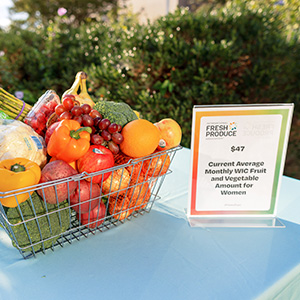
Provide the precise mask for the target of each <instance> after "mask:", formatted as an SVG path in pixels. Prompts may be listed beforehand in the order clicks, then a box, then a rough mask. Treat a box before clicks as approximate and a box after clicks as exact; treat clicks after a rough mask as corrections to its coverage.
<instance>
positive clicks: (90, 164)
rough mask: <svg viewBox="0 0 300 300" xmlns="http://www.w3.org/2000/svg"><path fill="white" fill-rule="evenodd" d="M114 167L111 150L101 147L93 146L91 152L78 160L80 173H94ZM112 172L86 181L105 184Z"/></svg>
mask: <svg viewBox="0 0 300 300" xmlns="http://www.w3.org/2000/svg"><path fill="white" fill-rule="evenodd" d="M113 166H114V156H113V154H112V153H111V151H110V150H109V149H107V148H106V147H104V146H101V145H91V146H90V148H89V150H88V151H87V152H86V153H85V154H84V155H83V156H82V157H80V158H79V159H78V160H77V170H78V172H79V173H82V172H87V173H94V172H99V171H102V170H105V169H109V168H112V167H113ZM110 174H111V172H106V173H104V174H100V175H96V176H93V177H92V178H87V179H86V180H88V181H91V180H92V182H93V183H100V184H101V183H102V182H104V181H105V180H106V179H107V178H108V177H109V175H110Z"/></svg>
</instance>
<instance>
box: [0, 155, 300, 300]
mask: <svg viewBox="0 0 300 300" xmlns="http://www.w3.org/2000/svg"><path fill="white" fill-rule="evenodd" d="M189 162H190V151H189V150H188V149H182V150H180V151H178V152H177V154H176V156H175V159H174V161H173V164H172V167H171V169H172V171H173V173H171V174H169V175H167V177H166V179H165V182H164V184H163V186H162V189H161V191H160V196H161V199H160V200H159V201H157V202H156V203H155V205H154V207H153V209H152V211H151V212H150V213H149V214H145V215H143V216H141V217H138V218H134V219H133V220H131V221H127V222H125V224H123V225H121V226H118V227H116V228H113V229H111V230H108V231H106V232H104V233H99V234H96V235H94V236H89V237H88V238H87V239H85V238H84V239H82V240H81V241H79V242H77V241H76V242H74V243H73V244H72V245H66V246H65V247H64V248H60V247H59V248H56V250H55V251H54V252H52V251H51V250H50V251H47V253H46V255H43V254H39V255H38V256H37V258H30V259H27V260H24V259H23V258H22V256H21V255H20V253H19V252H18V251H17V250H16V249H15V248H13V247H12V246H11V243H10V240H9V239H8V237H7V236H6V234H5V232H4V231H3V230H0V299H1V300H2V299H5V300H9V299H12V300H17V299H21V300H25V299H44V300H46V299H51V300H52V299H105V298H106V299H108V298H109V299H231V300H233V299H238V300H240V299H243V300H246V299H274V298H275V296H277V298H276V299H291V297H292V296H294V298H293V299H296V298H295V296H297V295H298V296H299V297H300V284H299V283H300V225H299V224H300V181H299V180H296V179H292V178H289V177H285V176H284V177H283V181H282V187H281V192H280V198H279V202H278V217H279V218H280V219H281V221H282V222H283V223H284V225H285V226H286V227H285V228H256V229H255V228H206V229H204V228H195V227H193V228H192V227H190V226H189V224H188V221H187V220H186V216H185V209H186V206H187V199H188V183H189Z"/></svg>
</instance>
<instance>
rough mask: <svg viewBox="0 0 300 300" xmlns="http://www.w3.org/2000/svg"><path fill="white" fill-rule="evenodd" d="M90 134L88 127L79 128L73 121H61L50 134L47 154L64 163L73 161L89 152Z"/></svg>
mask: <svg viewBox="0 0 300 300" xmlns="http://www.w3.org/2000/svg"><path fill="white" fill-rule="evenodd" d="M90 133H91V128H90V127H80V124H79V123H78V122H77V121H75V120H63V121H61V122H60V124H59V125H58V126H57V127H56V128H55V130H54V132H53V133H52V135H51V137H50V139H49V142H48V145H47V152H48V154H49V155H50V156H53V157H56V158H57V159H61V160H63V161H65V162H72V161H75V160H77V159H78V158H80V157H81V156H83V155H84V154H85V153H86V152H87V151H88V150H89V147H90Z"/></svg>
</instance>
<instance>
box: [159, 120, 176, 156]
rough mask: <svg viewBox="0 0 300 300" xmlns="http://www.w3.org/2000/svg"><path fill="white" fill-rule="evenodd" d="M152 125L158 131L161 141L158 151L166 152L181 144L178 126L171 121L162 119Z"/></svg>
mask: <svg viewBox="0 0 300 300" xmlns="http://www.w3.org/2000/svg"><path fill="white" fill-rule="evenodd" d="M154 125H155V126H156V127H157V128H158V129H159V131H160V134H161V140H160V141H159V144H158V147H157V149H158V150H160V151H161V150H168V149H171V148H174V147H176V146H178V145H179V144H180V142H181V137H182V131H181V127H180V125H179V124H178V123H177V122H176V121H175V120H173V119H170V118H167V119H162V120H160V121H159V122H157V123H154Z"/></svg>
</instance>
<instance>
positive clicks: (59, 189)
mask: <svg viewBox="0 0 300 300" xmlns="http://www.w3.org/2000/svg"><path fill="white" fill-rule="evenodd" d="M76 174H78V173H77V171H76V170H74V169H73V168H72V167H71V166H70V165H69V164H68V163H66V162H65V161H63V160H54V161H51V162H49V163H47V164H46V165H45V167H44V168H43V169H42V174H41V179H40V182H39V183H46V182H49V181H53V180H57V179H63V178H68V177H72V176H73V175H76ZM77 184H78V183H77V181H74V180H70V181H68V182H62V183H56V184H55V185H53V184H50V185H49V187H43V188H42V189H38V190H37V193H38V194H39V195H40V196H41V197H42V198H45V200H46V202H47V203H51V204H56V203H57V202H62V201H65V200H66V199H68V196H69V195H71V194H73V193H74V191H75V190H76V188H77Z"/></svg>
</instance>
